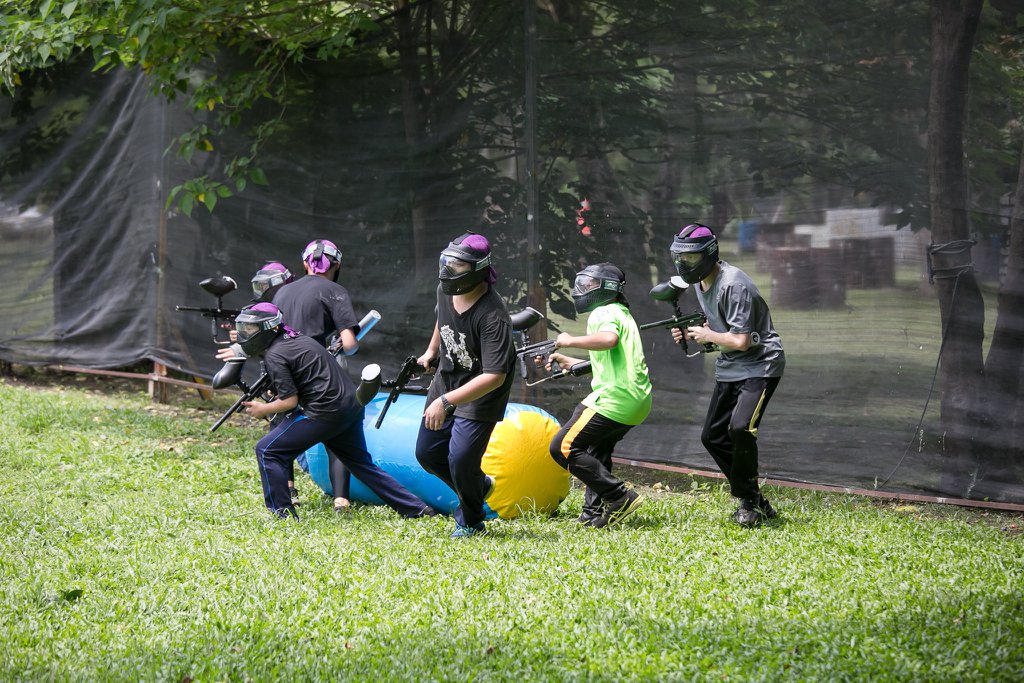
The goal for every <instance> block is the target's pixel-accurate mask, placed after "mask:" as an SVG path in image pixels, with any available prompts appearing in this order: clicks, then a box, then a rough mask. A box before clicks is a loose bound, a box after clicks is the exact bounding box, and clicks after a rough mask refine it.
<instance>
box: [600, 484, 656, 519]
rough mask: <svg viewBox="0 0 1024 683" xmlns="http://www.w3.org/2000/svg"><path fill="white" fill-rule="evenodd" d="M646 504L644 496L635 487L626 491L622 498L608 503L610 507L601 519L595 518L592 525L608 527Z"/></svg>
mask: <svg viewBox="0 0 1024 683" xmlns="http://www.w3.org/2000/svg"><path fill="white" fill-rule="evenodd" d="M643 504H644V497H643V496H641V495H640V494H639V493H637V492H636V491H634V490H633V489H629V490H628V491H626V495H625V496H623V497H622V499H621V500H617V501H615V502H614V503H611V504H609V505H608V509H607V510H606V511H605V513H604V514H603V515H602V516H601V518H600V519H597V520H595V521H594V522H593V523H592V526H596V527H606V526H612V525H615V524H618V523H619V522H621V521H622V520H624V519H625V518H626V517H628V516H629V515H631V514H633V513H634V512H636V510H637V508H639V507H640V506H641V505H643Z"/></svg>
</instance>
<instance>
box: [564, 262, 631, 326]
mask: <svg viewBox="0 0 1024 683" xmlns="http://www.w3.org/2000/svg"><path fill="white" fill-rule="evenodd" d="M625 284H626V275H625V273H623V272H622V271H621V270H620V269H619V268H618V266H616V265H614V264H611V263H598V264H595V265H593V266H587V267H586V268H584V269H583V270H581V271H580V272H578V273H576V281H575V282H573V285H572V292H571V294H572V305H573V306H574V307H575V308H576V313H578V314H580V315H582V314H584V313H589V312H590V311H592V310H594V309H595V308H597V307H598V306H604V305H605V304H610V303H613V302H615V301H618V302H620V303H622V304H624V305H626V306H629V303H628V302H627V301H626V295H625V294H623V291H622V290H623V288H624V287H625Z"/></svg>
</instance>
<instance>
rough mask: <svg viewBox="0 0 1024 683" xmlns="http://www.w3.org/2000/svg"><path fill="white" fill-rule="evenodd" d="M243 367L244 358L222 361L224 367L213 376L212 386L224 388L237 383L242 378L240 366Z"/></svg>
mask: <svg viewBox="0 0 1024 683" xmlns="http://www.w3.org/2000/svg"><path fill="white" fill-rule="evenodd" d="M244 367H245V358H232V359H231V360H229V361H228V362H226V363H224V367H222V368H221V369H220V370H218V371H217V374H216V375H214V376H213V388H214V389H225V388H227V387H232V386H234V385H236V384H238V381H239V380H240V379H241V378H242V368H244Z"/></svg>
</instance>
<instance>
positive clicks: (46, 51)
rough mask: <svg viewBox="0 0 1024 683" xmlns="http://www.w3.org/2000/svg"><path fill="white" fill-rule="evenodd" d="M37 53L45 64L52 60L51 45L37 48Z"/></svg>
mask: <svg viewBox="0 0 1024 683" xmlns="http://www.w3.org/2000/svg"><path fill="white" fill-rule="evenodd" d="M36 52H37V53H38V54H39V59H41V60H43V61H44V62H45V61H46V60H47V59H49V58H50V45H49V43H43V44H42V45H40V46H39V47H37V48H36Z"/></svg>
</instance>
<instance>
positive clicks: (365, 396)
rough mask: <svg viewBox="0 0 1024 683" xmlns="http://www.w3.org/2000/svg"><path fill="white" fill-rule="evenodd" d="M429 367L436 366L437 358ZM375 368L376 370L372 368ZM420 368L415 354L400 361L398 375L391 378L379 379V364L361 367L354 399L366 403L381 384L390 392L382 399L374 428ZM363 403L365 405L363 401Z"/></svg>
mask: <svg viewBox="0 0 1024 683" xmlns="http://www.w3.org/2000/svg"><path fill="white" fill-rule="evenodd" d="M430 367H437V359H436V358H435V359H434V360H433V362H432V363H431V364H430ZM374 368H376V370H374ZM421 370H422V368H421V367H420V364H419V363H417V362H416V356H409V357H408V358H406V359H405V361H404V362H403V363H402V367H401V369H399V371H398V376H397V377H395V378H394V379H393V380H390V381H389V380H381V379H380V366H379V365H372V366H371V365H367V366H366V367H365V368H363V375H362V377H361V381H360V382H359V387H358V388H357V389H356V399H357V400H360V401H362V400H366V402H367V403H369V402H370V400H372V399H373V397H374V396H375V395H376V394H377V389H379V388H380V387H381V386H382V385H383V386H384V387H387V388H390V389H391V393H390V394H388V398H387V400H386V401H384V405H383V406H381V409H380V415H378V416H377V423H376V424H374V425H373V428H374V429H380V426H381V424H383V422H384V416H385V415H387V414H388V408H390V407H391V404H392V403H394V402H395V401H397V400H398V395H399V394H401V393H402V392H403V391H405V390H406V389H407V385H408V384H409V382H410V381H411V380H412V379H414V378H417V377H418V376H419V374H420V371H421ZM363 405H366V404H365V403H364V404H363Z"/></svg>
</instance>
